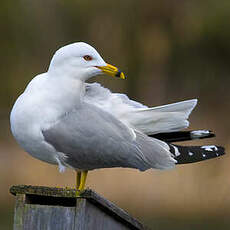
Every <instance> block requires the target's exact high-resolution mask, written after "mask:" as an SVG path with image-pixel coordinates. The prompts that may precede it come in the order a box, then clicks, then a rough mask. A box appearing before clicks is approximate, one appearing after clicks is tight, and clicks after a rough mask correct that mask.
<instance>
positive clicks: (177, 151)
mask: <svg viewBox="0 0 230 230" xmlns="http://www.w3.org/2000/svg"><path fill="white" fill-rule="evenodd" d="M173 148H174V150H175V153H174V154H175V156H176V157H177V156H180V152H179V150H178V148H177V147H176V146H174V145H173Z"/></svg>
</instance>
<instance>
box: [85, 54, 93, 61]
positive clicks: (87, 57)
mask: <svg viewBox="0 0 230 230" xmlns="http://www.w3.org/2000/svg"><path fill="white" fill-rule="evenodd" d="M83 58H84V59H85V60H86V61H91V60H92V59H93V58H92V56H90V55H85V56H84V57H83Z"/></svg>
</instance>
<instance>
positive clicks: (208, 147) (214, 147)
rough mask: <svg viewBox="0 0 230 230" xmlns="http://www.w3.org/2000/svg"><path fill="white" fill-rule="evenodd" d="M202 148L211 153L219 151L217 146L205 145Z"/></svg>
mask: <svg viewBox="0 0 230 230" xmlns="http://www.w3.org/2000/svg"><path fill="white" fill-rule="evenodd" d="M201 148H202V149H204V150H206V151H210V152H212V151H217V150H218V148H217V147H216V146H215V145H204V146H202V147H201Z"/></svg>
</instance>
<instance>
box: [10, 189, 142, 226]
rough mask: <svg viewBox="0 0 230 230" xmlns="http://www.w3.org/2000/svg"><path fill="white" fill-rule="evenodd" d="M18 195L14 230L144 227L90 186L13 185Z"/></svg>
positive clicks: (12, 190) (15, 193)
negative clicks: (80, 190) (78, 190)
mask: <svg viewBox="0 0 230 230" xmlns="http://www.w3.org/2000/svg"><path fill="white" fill-rule="evenodd" d="M10 192H11V193H12V194H13V195H15V196H16V204H15V214H14V230H32V229H33V230H48V229H49V230H86V229H87V230H90V229H93V230H98V229H100V230H102V229H106V230H117V229H119V230H127V229H136V230H144V229H147V228H145V227H144V226H143V225H142V224H141V223H140V222H138V221H137V220H136V219H134V218H133V217H131V216H130V215H129V214H128V213H126V212H125V211H124V210H122V209H121V208H119V207H117V206H116V205H114V204H113V203H112V202H110V201H108V200H106V199H105V198H103V197H101V196H100V195H98V194H97V193H96V192H94V191H92V190H90V189H87V190H85V191H84V192H83V193H82V194H81V196H80V197H76V196H75V192H76V190H75V189H62V188H50V187H42V186H27V185H18V186H12V187H11V188H10Z"/></svg>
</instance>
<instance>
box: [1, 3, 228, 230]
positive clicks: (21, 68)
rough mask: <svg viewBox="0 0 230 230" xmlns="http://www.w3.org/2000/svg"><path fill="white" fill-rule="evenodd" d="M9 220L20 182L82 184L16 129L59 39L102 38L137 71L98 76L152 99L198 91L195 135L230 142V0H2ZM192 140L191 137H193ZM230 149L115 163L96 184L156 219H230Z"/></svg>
mask: <svg viewBox="0 0 230 230" xmlns="http://www.w3.org/2000/svg"><path fill="white" fill-rule="evenodd" d="M0 34H1V36H0V51H1V53H0V63H1V67H0V78H1V83H0V127H1V128H0V186H1V192H0V229H12V223H13V208H14V197H13V196H12V195H10V194H9V187H10V186H11V185H13V184H32V185H48V186H74V181H75V179H74V172H73V171H71V170H68V171H67V172H66V173H64V174H60V173H59V172H58V170H57V168H56V167H55V166H51V165H48V164H46V163H43V162H40V161H38V160H36V159H33V158H32V157H30V156H29V155H28V154H26V153H25V152H24V151H23V150H22V149H21V148H20V147H19V146H18V145H17V144H16V142H15V141H14V139H13V137H12V135H11V134H10V128H9V113H10V110H11V108H12V106H13V103H14V101H15V100H16V98H17V97H18V96H19V94H20V93H21V92H22V91H23V90H24V88H25V86H26V84H27V83H28V82H29V81H30V80H31V79H32V78H33V77H34V76H35V75H36V74H38V73H41V72H45V71H46V70H47V68H48V66H49V61H50V59H51V57H52V55H53V53H54V52H55V50H57V49H58V48H59V47H61V46H64V45H66V44H69V43H72V42H75V41H85V42H87V43H89V44H91V45H93V46H94V47H95V48H96V49H97V50H98V51H99V52H100V54H101V55H102V57H103V58H104V59H105V60H106V61H107V62H108V63H111V64H114V65H116V66H118V67H119V68H120V69H122V70H123V71H124V72H125V73H126V75H127V77H128V79H127V80H126V81H122V80H119V79H114V78H109V77H106V76H100V77H96V78H94V79H93V80H94V81H98V82H100V83H101V84H103V85H104V86H105V87H108V88H110V89H111V90H112V91H114V92H122V93H126V94H128V96H129V97H131V98H132V99H135V100H138V101H140V102H142V103H145V104H146V105H148V106H153V105H160V104H167V103H172V102H176V101H181V100H184V99H192V98H198V99H199V103H198V105H197V107H196V109H195V110H194V112H193V114H192V116H191V118H190V121H191V128H192V129H211V130H213V131H215V133H216V134H217V137H216V138H215V139H213V140H207V141H197V142H195V144H204V143H206V144H217V143H218V144H220V145H224V146H225V147H226V152H227V153H228V152H229V150H230V144H229V141H230V132H229V129H230V122H229V116H230V102H229V100H230V90H229V84H230V77H229V73H230V1H229V0H221V1H214V0H206V1H175V0H168V1H147V0H142V1H138V0H132V1H131V0H126V1H121V0H116V1H108V0H98V1H93V0H78V1H76V0H75V1H74V0H66V1H64V0H59V1H51V0H48V1H44V0H41V1H36V0H35V1H29V0H18V1H9V0H2V1H1V3H0ZM187 144H191V143H189V142H188V143H187ZM229 164H230V158H229V155H226V156H224V157H222V158H221V159H213V160H209V161H205V162H201V163H197V164H192V165H186V166H178V167H177V168H176V169H175V170H170V171H157V170H150V171H147V172H144V173H140V172H138V171H135V170H131V169H105V170H96V171H93V172H91V173H89V178H88V181H87V184H88V186H90V187H91V188H93V189H95V190H96V191H97V192H98V193H100V194H102V195H103V196H105V197H106V198H108V199H110V200H111V201H113V202H114V203H116V204H118V205H119V206H120V207H122V208H124V209H125V210H127V211H128V212H129V213H131V214H132V215H133V216H135V217H137V218H138V219H139V220H141V221H142V222H143V223H145V224H147V225H149V226H150V227H151V228H152V229H159V230H164V229H165V230H166V229H169V228H170V229H171V230H173V229H177V230H180V229H187V230H189V229H216V228H219V229H223V230H224V229H229V228H230V220H229V217H230V196H229V190H230V179H229V171H230V169H229Z"/></svg>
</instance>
